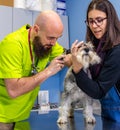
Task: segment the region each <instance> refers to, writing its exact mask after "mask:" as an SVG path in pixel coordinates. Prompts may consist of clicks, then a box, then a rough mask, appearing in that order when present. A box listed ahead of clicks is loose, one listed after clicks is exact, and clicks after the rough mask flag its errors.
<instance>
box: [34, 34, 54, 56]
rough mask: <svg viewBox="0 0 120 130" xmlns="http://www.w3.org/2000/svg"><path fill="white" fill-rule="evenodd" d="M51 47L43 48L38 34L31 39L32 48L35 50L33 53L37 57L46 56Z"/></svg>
mask: <svg viewBox="0 0 120 130" xmlns="http://www.w3.org/2000/svg"><path fill="white" fill-rule="evenodd" d="M51 47H52V46H50V47H49V48H45V47H44V46H43V45H42V43H41V39H40V37H39V36H36V37H35V38H34V40H33V50H34V52H35V55H36V57H37V58H39V59H40V58H43V57H47V56H48V55H49V54H50V52H51Z"/></svg>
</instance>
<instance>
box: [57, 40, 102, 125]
mask: <svg viewBox="0 0 120 130" xmlns="http://www.w3.org/2000/svg"><path fill="white" fill-rule="evenodd" d="M77 60H78V61H79V62H80V63H81V64H82V65H83V69H84V71H85V72H86V73H87V74H88V76H89V78H91V75H90V72H89V71H88V70H89V69H88V68H89V66H90V65H94V64H98V63H100V61H101V59H100V57H99V56H98V55H97V54H96V52H95V51H94V46H93V44H92V43H90V42H89V43H84V45H83V46H82V47H80V49H79V50H78V54H77ZM88 72H89V73H88ZM77 102H80V103H82V107H83V115H84V119H85V122H86V123H95V122H96V119H95V117H94V115H93V108H92V105H93V99H92V98H91V97H89V96H88V95H86V94H85V93H84V92H83V91H82V90H81V89H80V88H79V87H78V86H77V84H76V81H75V78H74V75H73V73H72V66H71V67H70V68H69V69H68V71H67V74H66V76H65V80H64V92H63V93H62V96H61V104H60V107H59V118H58V120H57V123H59V124H64V123H67V121H68V117H73V116H74V108H75V105H76V103H77Z"/></svg>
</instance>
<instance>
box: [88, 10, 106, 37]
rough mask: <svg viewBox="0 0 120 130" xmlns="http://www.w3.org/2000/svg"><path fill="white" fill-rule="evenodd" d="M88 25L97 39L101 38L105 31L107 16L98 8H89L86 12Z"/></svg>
mask: <svg viewBox="0 0 120 130" xmlns="http://www.w3.org/2000/svg"><path fill="white" fill-rule="evenodd" d="M87 23H88V26H89V28H90V30H91V31H92V33H93V34H94V36H95V37H96V38H97V39H101V38H102V36H103V35H104V34H105V32H106V27H107V16H106V14H105V13H104V12H102V11H99V10H96V9H94V10H91V11H90V12H89V13H88V21H87Z"/></svg>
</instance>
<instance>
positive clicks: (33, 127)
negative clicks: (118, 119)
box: [16, 110, 120, 130]
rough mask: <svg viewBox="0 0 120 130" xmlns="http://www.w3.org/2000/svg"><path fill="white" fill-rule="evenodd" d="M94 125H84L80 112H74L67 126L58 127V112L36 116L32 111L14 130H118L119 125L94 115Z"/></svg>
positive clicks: (119, 129) (119, 128) (36, 113)
mask: <svg viewBox="0 0 120 130" xmlns="http://www.w3.org/2000/svg"><path fill="white" fill-rule="evenodd" d="M95 118H96V124H95V125H91V124H86V123H85V122H84V119H83V114H82V111H81V110H77V111H75V112H74V118H72V119H69V121H68V123H67V124H62V125H58V124H57V119H58V111H57V110H55V111H50V112H49V113H48V114H38V112H37V111H32V112H31V114H30V118H29V119H28V120H26V121H24V122H21V123H18V124H16V127H17V126H19V127H20V128H19V129H16V130H120V123H115V122H112V121H109V120H103V119H102V118H101V116H100V115H97V114H95Z"/></svg>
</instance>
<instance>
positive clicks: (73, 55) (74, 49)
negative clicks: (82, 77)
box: [71, 40, 83, 73]
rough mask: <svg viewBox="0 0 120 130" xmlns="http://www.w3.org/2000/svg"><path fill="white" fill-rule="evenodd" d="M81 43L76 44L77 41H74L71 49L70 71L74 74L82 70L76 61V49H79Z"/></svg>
mask: <svg viewBox="0 0 120 130" xmlns="http://www.w3.org/2000/svg"><path fill="white" fill-rule="evenodd" d="M82 44H83V41H81V42H78V40H76V41H75V42H74V43H73V44H72V47H71V54H72V57H71V59H72V69H73V71H74V73H78V72H79V71H80V70H81V69H82V67H83V66H82V65H81V64H80V63H79V62H78V60H77V53H78V49H80V47H81V46H82Z"/></svg>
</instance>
